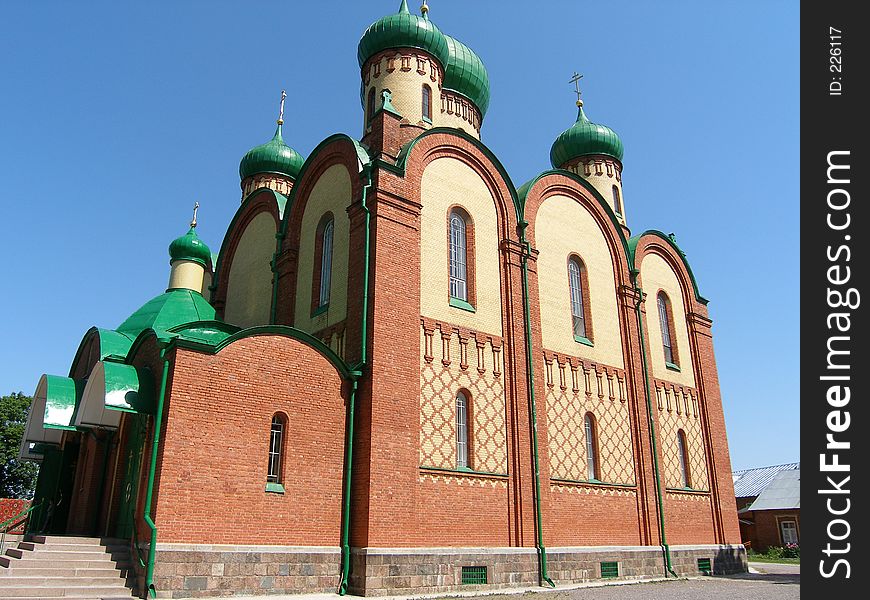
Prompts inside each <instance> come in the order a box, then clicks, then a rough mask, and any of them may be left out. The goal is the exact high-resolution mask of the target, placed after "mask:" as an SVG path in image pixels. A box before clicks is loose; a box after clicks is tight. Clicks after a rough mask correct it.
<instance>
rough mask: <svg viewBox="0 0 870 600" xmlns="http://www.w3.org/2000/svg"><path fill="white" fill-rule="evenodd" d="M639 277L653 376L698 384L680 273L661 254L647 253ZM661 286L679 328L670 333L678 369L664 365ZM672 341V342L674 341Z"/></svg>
mask: <svg viewBox="0 0 870 600" xmlns="http://www.w3.org/2000/svg"><path fill="white" fill-rule="evenodd" d="M640 277H641V284H642V287H643V291H644V293H646V301H645V308H646V325H647V331H648V332H649V347H650V364H651V365H652V373H653V377H657V378H659V379H665V380H667V381H673V382H674V383H678V384H680V385H684V386H687V387H692V388H693V387H695V375H694V369H693V366H692V354H691V349H690V348H689V328H688V324H687V323H686V309H685V305H684V304H683V294H682V292H681V288H680V282H679V280H678V279H677V275H676V273H674V271H673V269H671V267H670V265H669V264H668V263H667V262H665V260H664V259H663V258H662V257H661V256H659V255H658V254H652V253H650V254H647V255H646V256H644V258H643V261H642V262H641V265H640ZM659 290H664V292H665V294H667V296H668V299H669V300H670V301H671V311H672V312H673V317H674V329H675V330H676V331H672V332H671V337H672V339H674V340H676V344H677V360H678V361H679V362H678V366H679V367H680V371H679V372H677V371H673V370H671V369H668V368H667V367H666V366H665V354H664V351H663V350H662V329H661V322H660V320H659V310H658V304H657V299H656V298H657V296H658V293H659ZM671 343H672V344H673V341H672V342H671Z"/></svg>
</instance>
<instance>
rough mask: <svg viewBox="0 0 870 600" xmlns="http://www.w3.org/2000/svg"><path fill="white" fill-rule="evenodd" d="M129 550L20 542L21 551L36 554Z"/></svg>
mask: <svg viewBox="0 0 870 600" xmlns="http://www.w3.org/2000/svg"><path fill="white" fill-rule="evenodd" d="M128 548H129V546H128V545H126V544H111V545H108V544H104V545H100V546H95V545H93V544H76V543H66V542H64V543H60V542H52V543H50V544H46V543H43V542H18V549H19V550H29V551H31V552H36V551H39V550H51V551H52V552H125V551H127V549H128Z"/></svg>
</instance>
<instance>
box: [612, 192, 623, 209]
mask: <svg viewBox="0 0 870 600" xmlns="http://www.w3.org/2000/svg"><path fill="white" fill-rule="evenodd" d="M613 210H615V211H616V214H618V215H622V199H621V198H620V197H619V187H617V186H615V185H614V186H613Z"/></svg>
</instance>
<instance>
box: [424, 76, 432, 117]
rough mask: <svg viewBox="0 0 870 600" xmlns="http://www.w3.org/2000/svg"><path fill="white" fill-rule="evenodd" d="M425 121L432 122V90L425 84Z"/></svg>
mask: <svg viewBox="0 0 870 600" xmlns="http://www.w3.org/2000/svg"><path fill="white" fill-rule="evenodd" d="M423 119H425V120H427V121H429V122H430V123H431V122H432V88H430V87H429V86H428V85H426V84H425V83H424V84H423Z"/></svg>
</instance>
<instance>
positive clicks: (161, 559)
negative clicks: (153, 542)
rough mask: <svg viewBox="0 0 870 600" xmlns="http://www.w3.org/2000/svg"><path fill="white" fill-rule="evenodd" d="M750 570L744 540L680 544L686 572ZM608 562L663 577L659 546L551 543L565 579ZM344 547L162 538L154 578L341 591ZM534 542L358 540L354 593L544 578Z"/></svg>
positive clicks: (181, 589) (252, 588)
mask: <svg viewBox="0 0 870 600" xmlns="http://www.w3.org/2000/svg"><path fill="white" fill-rule="evenodd" d="M699 558H701V559H704V558H706V559H710V566H711V568H712V571H713V573H714V574H716V575H721V574H726V573H739V572H745V571H746V552H745V549H744V548H743V546H741V545H734V546H727V545H726V546H719V545H697V546H672V547H671V568H672V569H673V571H674V572H675V573H676V574H677V575H678V576H680V577H695V576H698V575H702V574H703V573H702V572H701V570H700V569H699V566H698V559H699ZM602 562H608V563H614V562H615V563H616V564H617V566H618V567H617V568H618V574H617V575H616V576H615V577H612V578H613V579H614V580H626V579H631V580H637V579H653V578H661V577H664V575H665V567H664V555H663V553H662V549H661V548H660V547H659V546H596V547H577V548H550V549H548V550H547V566H548V574H549V576H550V578H551V579H552V580H553V581H554V582H555V583H556V584H558V585H566V584H572V583H583V582H588V581H594V580H600V579H602V567H601V563H602ZM463 567H485V568H486V583H485V584H480V583H463V577H462V570H463V569H462V568H463ZM340 572H341V554H340V552H339V549H338V548H332V547H299V546H232V545H199V544H159V545H158V549H157V564H156V567H155V584H156V587H157V595H158V597H160V598H186V597H202V596H236V595H252V594H305V593H322V592H326V593H331V592H335V591H337V590H338V584H339V578H340ZM538 576H539V573H538V555H537V552H536V550H535V549H534V548H355V549H353V550H352V551H351V574H350V581H349V592H350V593H351V594H354V595H360V596H384V595H395V594H434V593H450V592H458V591H475V590H491V589H500V588H515V587H531V586H537V585H539V584H540V581H539V579H538Z"/></svg>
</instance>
